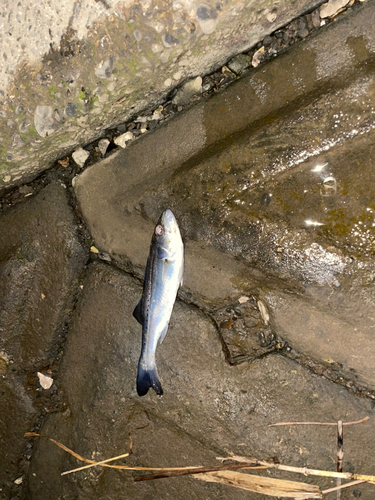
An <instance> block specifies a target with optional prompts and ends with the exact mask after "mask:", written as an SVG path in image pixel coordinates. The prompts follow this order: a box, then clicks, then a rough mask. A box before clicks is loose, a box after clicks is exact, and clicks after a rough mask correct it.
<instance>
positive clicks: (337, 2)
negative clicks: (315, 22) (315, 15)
mask: <svg viewBox="0 0 375 500" xmlns="http://www.w3.org/2000/svg"><path fill="white" fill-rule="evenodd" d="M349 2H350V0H330V1H329V2H327V3H324V4H323V5H322V6H321V7H320V17H321V18H322V19H325V18H326V17H333V16H334V15H335V14H337V13H338V12H339V11H340V10H341V9H342V8H343V7H345V6H346V5H347V4H348V3H349Z"/></svg>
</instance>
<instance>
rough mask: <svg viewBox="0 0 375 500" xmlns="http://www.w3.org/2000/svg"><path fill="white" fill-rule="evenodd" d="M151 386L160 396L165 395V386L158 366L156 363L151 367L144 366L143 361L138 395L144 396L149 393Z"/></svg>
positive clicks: (138, 378)
mask: <svg viewBox="0 0 375 500" xmlns="http://www.w3.org/2000/svg"><path fill="white" fill-rule="evenodd" d="M150 387H152V388H153V389H154V391H155V392H156V394H157V395H158V396H162V395H163V388H162V386H161V382H160V379H159V375H158V372H157V370H156V366H155V365H154V366H153V367H151V368H143V367H142V366H141V363H139V365H138V375H137V393H138V396H144V395H145V394H147V393H148V390H149V388H150Z"/></svg>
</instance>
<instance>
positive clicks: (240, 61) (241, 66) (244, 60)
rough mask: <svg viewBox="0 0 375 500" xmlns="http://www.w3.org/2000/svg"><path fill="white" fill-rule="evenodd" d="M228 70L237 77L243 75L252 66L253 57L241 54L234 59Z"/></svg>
mask: <svg viewBox="0 0 375 500" xmlns="http://www.w3.org/2000/svg"><path fill="white" fill-rule="evenodd" d="M227 66H228V68H229V69H230V70H231V71H232V73H234V74H235V75H237V76H240V75H242V73H243V72H244V71H245V70H246V69H247V68H248V67H249V66H251V57H250V56H247V55H245V54H240V55H238V56H236V57H233V59H231V60H230V61H229V62H228V64H227Z"/></svg>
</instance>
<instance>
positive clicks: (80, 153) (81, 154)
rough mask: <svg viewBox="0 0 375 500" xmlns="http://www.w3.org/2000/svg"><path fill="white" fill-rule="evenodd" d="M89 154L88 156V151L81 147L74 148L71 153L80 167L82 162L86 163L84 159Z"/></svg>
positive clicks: (82, 164)
mask: <svg viewBox="0 0 375 500" xmlns="http://www.w3.org/2000/svg"><path fill="white" fill-rule="evenodd" d="M89 156H90V153H89V152H88V151H85V150H84V149H83V148H78V149H76V150H75V151H74V153H73V154H72V158H73V160H74V161H75V162H76V164H77V165H78V166H79V167H81V168H82V167H83V166H84V164H85V163H86V160H87V158H88V157H89Z"/></svg>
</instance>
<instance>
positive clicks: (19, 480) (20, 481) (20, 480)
mask: <svg viewBox="0 0 375 500" xmlns="http://www.w3.org/2000/svg"><path fill="white" fill-rule="evenodd" d="M22 481H23V476H21V477H19V478H18V479H16V480H15V481H14V484H22Z"/></svg>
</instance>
